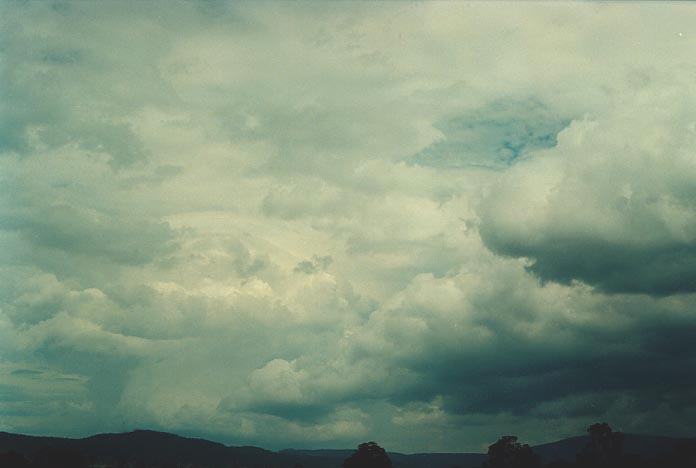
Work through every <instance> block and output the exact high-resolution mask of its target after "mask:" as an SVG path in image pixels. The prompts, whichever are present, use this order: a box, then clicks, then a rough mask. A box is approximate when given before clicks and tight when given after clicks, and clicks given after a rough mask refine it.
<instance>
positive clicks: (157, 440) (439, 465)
mask: <svg viewBox="0 0 696 468" xmlns="http://www.w3.org/2000/svg"><path fill="white" fill-rule="evenodd" d="M682 440H683V439H680V438H673V437H661V436H647V435H636V434H625V436H624V447H625V452H626V453H632V454H636V455H640V456H659V455H661V454H666V453H670V452H671V451H672V450H674V448H675V447H676V445H677V444H678V443H679V442H680V441H682ZM587 441H588V437H587V436H579V437H571V438H567V439H562V440H559V441H556V442H552V443H547V444H541V445H537V446H535V447H533V449H534V452H535V453H537V454H538V455H539V456H540V457H541V459H542V461H543V462H544V463H546V462H549V461H554V460H574V459H575V456H576V454H577V453H578V452H579V451H580V450H581V449H582V448H583V447H584V446H585V444H586V443H587ZM47 447H48V448H50V449H54V450H64V451H70V452H76V453H79V454H81V455H82V456H83V457H84V458H85V459H86V460H87V461H88V462H89V463H90V464H94V465H97V464H99V465H100V466H119V464H120V465H121V466H123V465H125V464H126V463H131V464H135V465H137V466H165V465H177V464H178V465H181V464H184V465H187V466H192V467H242V466H247V467H253V466H259V467H277V468H281V467H287V468H292V467H294V466H297V465H301V466H303V467H305V468H337V467H340V465H341V463H342V462H343V460H345V459H346V458H347V457H348V456H350V455H351V454H352V453H353V452H354V449H337V450H331V449H323V450H296V449H286V450H280V451H278V452H273V451H270V450H266V449H263V448H259V447H253V446H241V447H238V446H226V445H224V444H221V443H218V442H212V441H209V440H205V439H198V438H189V437H182V436H178V435H175V434H171V433H167V432H157V431H149V430H136V431H132V432H125V433H115V434H97V435H93V436H90V437H85V438H82V439H71V438H62V437H42V436H28V435H22V434H13V433H8V432H0V453H2V452H9V451H14V452H17V453H20V454H22V455H23V456H25V457H26V458H28V459H34V458H35V457H36V456H37V454H39V453H40V451H41V450H45V449H46V448H47ZM389 457H390V458H391V460H392V463H393V465H394V468H451V467H453V466H458V467H460V468H479V467H480V466H481V464H482V463H483V461H484V460H485V459H486V455H485V454H483V453H419V454H403V453H398V452H389Z"/></svg>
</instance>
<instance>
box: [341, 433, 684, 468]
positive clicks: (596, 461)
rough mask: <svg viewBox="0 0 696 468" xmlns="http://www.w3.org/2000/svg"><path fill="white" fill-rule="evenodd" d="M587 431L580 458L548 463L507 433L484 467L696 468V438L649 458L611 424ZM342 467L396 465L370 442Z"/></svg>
mask: <svg viewBox="0 0 696 468" xmlns="http://www.w3.org/2000/svg"><path fill="white" fill-rule="evenodd" d="M587 432H588V434H589V441H588V442H587V445H586V446H585V447H584V448H583V449H582V450H581V451H580V452H579V453H578V454H577V455H576V460H574V461H569V460H553V461H549V462H547V463H542V460H541V457H540V456H539V455H538V454H536V453H534V450H533V449H532V448H531V447H530V446H529V445H528V444H522V443H520V442H518V440H517V437H515V436H503V437H501V438H500V439H498V441H497V442H495V443H494V444H492V445H490V446H489V447H488V458H487V460H486V461H485V462H484V463H483V466H482V468H696V439H691V440H684V441H682V442H680V443H679V444H677V446H676V447H675V449H674V450H673V451H672V453H668V454H663V455H661V456H659V457H653V458H649V457H648V458H646V457H640V456H638V455H634V454H627V453H624V450H623V442H624V436H623V434H622V433H621V432H614V431H613V430H612V429H611V427H610V426H609V424H607V423H597V424H593V425H591V426H590V427H589V428H588V429H587ZM342 468H392V463H391V460H390V459H389V457H388V455H387V453H386V452H385V450H384V449H383V448H381V447H380V446H379V445H377V444H376V443H375V442H367V443H365V444H361V445H360V446H359V447H358V450H357V451H356V452H355V453H354V454H353V455H352V456H351V457H349V458H348V459H346V460H345V461H344V462H343V465H342ZM453 468H459V467H453Z"/></svg>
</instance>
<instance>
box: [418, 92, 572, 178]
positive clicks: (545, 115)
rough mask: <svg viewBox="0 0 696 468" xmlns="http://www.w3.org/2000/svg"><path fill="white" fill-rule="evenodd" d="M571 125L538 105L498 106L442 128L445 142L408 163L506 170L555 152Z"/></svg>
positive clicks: (525, 102)
mask: <svg viewBox="0 0 696 468" xmlns="http://www.w3.org/2000/svg"><path fill="white" fill-rule="evenodd" d="M570 120H571V119H570V118H568V117H566V116H561V115H559V114H558V113H556V112H554V111H552V110H551V109H549V108H548V107H547V106H545V105H544V104H543V103H541V102H539V101H538V100H536V99H525V100H498V101H494V102H492V103H490V104H488V105H487V106H485V107H483V108H479V109H475V110H473V111H468V112H466V113H463V114H460V115H457V116H454V117H452V118H449V119H447V120H443V121H440V122H437V123H436V124H435V127H436V128H437V129H438V130H440V132H442V135H443V137H442V138H441V139H440V140H438V141H436V142H434V143H432V144H430V145H429V146H428V147H426V148H425V149H423V150H422V151H420V152H418V153H416V154H415V155H413V156H411V157H409V158H407V161H408V162H409V163H412V164H418V165H421V166H431V167H440V168H465V167H471V166H480V167H489V168H493V169H495V168H503V167H506V166H509V165H510V164H512V163H514V162H515V160H517V159H519V158H520V157H522V156H524V155H525V154H528V153H530V152H532V151H537V150H541V149H546V148H551V147H554V146H555V145H556V143H557V139H556V136H557V135H558V133H559V132H560V131H561V130H563V129H564V128H565V127H567V126H568V125H569V124H570Z"/></svg>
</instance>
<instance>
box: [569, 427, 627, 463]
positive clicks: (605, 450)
mask: <svg viewBox="0 0 696 468" xmlns="http://www.w3.org/2000/svg"><path fill="white" fill-rule="evenodd" d="M587 432H588V433H589V434H590V441H589V442H588V443H587V445H586V446H585V448H584V449H583V450H582V452H580V453H579V454H578V462H580V464H581V465H583V466H592V467H609V466H616V465H618V463H619V461H620V459H621V454H622V451H623V434H622V433H621V432H614V431H612V429H611V426H609V424H607V423H595V424H592V425H591V426H590V427H589V428H587Z"/></svg>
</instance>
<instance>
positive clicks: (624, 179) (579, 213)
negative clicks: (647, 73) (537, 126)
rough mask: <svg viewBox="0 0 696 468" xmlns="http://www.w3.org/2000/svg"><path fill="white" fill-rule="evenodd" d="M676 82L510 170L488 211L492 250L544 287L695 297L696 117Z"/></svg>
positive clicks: (586, 124) (574, 130)
mask: <svg viewBox="0 0 696 468" xmlns="http://www.w3.org/2000/svg"><path fill="white" fill-rule="evenodd" d="M676 80H677V83H674V82H673V81H672V79H671V78H669V79H667V78H665V82H660V84H659V86H660V87H659V89H660V90H661V91H660V92H659V93H657V94H653V93H652V92H650V93H648V92H646V91H644V92H642V93H639V94H638V97H636V98H633V99H632V100H626V101H623V100H622V102H621V103H620V104H621V105H618V106H617V107H616V110H612V111H608V112H607V113H606V114H604V115H602V116H601V117H597V118H595V119H592V118H588V119H586V120H581V121H574V122H573V124H572V125H571V126H570V127H568V128H567V129H565V130H563V131H562V132H561V133H560V134H559V136H558V140H559V143H558V145H557V146H556V147H554V148H553V149H550V150H548V151H545V152H539V153H537V154H535V155H533V156H532V157H530V159H529V160H526V161H521V162H520V163H519V164H518V165H517V166H516V167H514V168H512V169H511V170H510V171H509V172H508V173H507V174H506V175H505V176H504V177H503V179H502V180H501V181H500V183H499V184H498V185H496V186H495V187H493V188H492V190H491V195H490V196H489V197H488V198H487V199H486V200H485V201H484V202H483V210H482V212H481V215H482V216H481V219H482V222H481V235H482V237H483V239H484V241H485V242H486V244H487V245H488V246H489V247H491V248H492V249H493V250H495V251H497V252H500V253H502V254H505V255H511V256H516V257H526V258H529V259H530V261H531V264H530V267H529V268H530V270H531V271H532V272H534V273H535V274H537V275H538V276H539V277H540V278H541V279H542V280H545V281H548V280H552V281H560V282H564V283H569V282H571V281H572V280H579V281H583V282H585V283H588V284H591V285H593V286H596V287H598V288H599V289H602V290H605V291H608V292H633V293H648V294H655V295H666V294H675V293H684V292H692V291H693V284H694V281H693V280H694V277H693V274H694V268H693V265H694V261H695V259H696V257H694V252H695V250H694V248H695V247H696V237H694V232H696V230H695V227H696V224H695V222H696V218H694V207H695V205H694V201H695V200H696V198H694V193H693V191H692V190H691V189H690V188H689V185H688V182H687V180H688V179H689V178H692V177H693V176H694V175H695V174H694V166H693V163H692V159H693V157H692V154H691V153H692V148H693V144H694V143H695V141H696V140H695V139H696V131H694V129H693V128H692V127H693V119H694V117H696V115H694V114H693V112H691V111H690V110H689V108H688V107H689V106H688V104H687V102H688V100H689V97H688V96H690V95H691V89H690V88H691V86H690V85H688V84H687V83H686V82H683V81H679V78H677V79H676ZM646 107H650V109H651V111H650V112H648V113H646V112H643V111H641V110H642V109H645V108H646ZM675 109H676V110H675Z"/></svg>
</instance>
